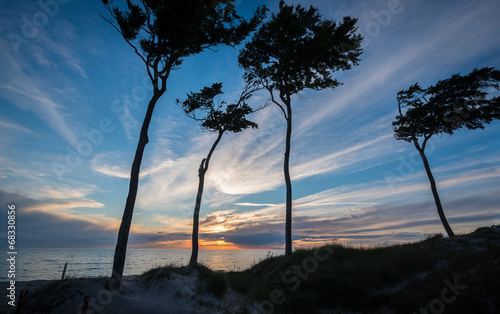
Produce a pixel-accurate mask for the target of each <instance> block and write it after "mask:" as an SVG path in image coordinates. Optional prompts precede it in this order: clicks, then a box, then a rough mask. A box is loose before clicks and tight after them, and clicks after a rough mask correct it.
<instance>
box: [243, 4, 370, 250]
mask: <svg viewBox="0 0 500 314" xmlns="http://www.w3.org/2000/svg"><path fill="white" fill-rule="evenodd" d="M356 21H357V20H356V19H354V18H351V17H344V19H343V21H342V23H339V24H337V23H336V22H334V21H331V20H327V19H322V17H321V16H320V15H319V14H318V10H317V9H316V8H314V7H312V6H311V7H310V8H309V9H305V8H303V7H302V6H300V5H298V6H296V7H294V6H289V5H285V2H284V1H280V3H279V12H278V13H276V14H272V16H271V19H270V20H269V21H268V22H266V23H264V24H263V25H262V27H261V28H260V29H259V30H258V31H257V32H256V33H255V34H254V36H253V38H252V40H251V41H250V42H248V43H247V44H246V45H245V48H244V49H243V50H242V51H241V53H240V55H239V63H240V65H241V66H242V67H243V68H244V69H245V70H246V74H245V77H246V80H247V81H249V82H256V83H257V84H260V85H261V86H263V87H264V88H266V89H267V90H268V91H269V93H270V95H271V102H272V103H274V104H276V105H277V106H278V107H279V108H280V109H281V110H282V112H283V115H284V117H285V119H286V123H287V128H286V148H285V156H284V167H283V168H284V175H285V183H286V223H285V254H286V255H290V254H291V253H292V184H291V179H290V171H289V160H290V140H291V135H292V95H295V94H297V93H300V92H301V91H302V90H303V89H305V88H311V89H315V90H321V89H324V88H329V87H330V88H333V87H336V86H338V85H339V84H340V83H339V82H338V81H337V80H336V79H334V78H333V77H332V74H333V72H335V71H338V70H348V69H350V68H351V66H353V65H357V64H358V61H359V55H360V54H361V48H360V43H361V39H362V38H361V36H360V35H356V34H355V31H356V27H355V24H356ZM275 92H277V93H278V95H279V99H277V98H276V97H275V96H274V93H275Z"/></svg>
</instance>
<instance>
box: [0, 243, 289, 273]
mask: <svg viewBox="0 0 500 314" xmlns="http://www.w3.org/2000/svg"><path fill="white" fill-rule="evenodd" d="M270 254H272V255H274V256H276V255H282V254H284V250H200V251H199V256H198V262H200V263H202V264H204V265H206V266H208V267H209V268H211V269H212V270H224V271H233V270H236V271H238V270H244V269H246V268H248V267H250V266H252V265H253V264H255V263H257V262H259V261H260V260H262V259H264V258H266V256H268V255H270ZM113 255H114V249H28V248H25V249H19V250H18V251H17V256H16V269H15V272H16V278H15V279H16V281H28V280H54V279H61V275H62V272H63V269H64V264H65V263H66V262H67V263H68V267H67V269H66V277H68V276H72V277H98V276H103V275H104V276H110V274H111V269H112V266H113ZM190 256H191V249H176V250H166V249H128V250H127V259H126V263H125V271H124V275H138V274H141V273H143V272H144V271H146V270H148V269H151V268H152V267H155V266H164V265H167V264H174V265H178V266H184V265H187V264H188V262H189V258H190ZM6 258H8V256H6ZM7 263H8V262H6V261H5V259H4V261H3V262H1V263H0V281H7V280H8V277H7V275H8V271H9V269H8V265H7Z"/></svg>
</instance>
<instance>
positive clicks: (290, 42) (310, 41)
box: [238, 1, 362, 97]
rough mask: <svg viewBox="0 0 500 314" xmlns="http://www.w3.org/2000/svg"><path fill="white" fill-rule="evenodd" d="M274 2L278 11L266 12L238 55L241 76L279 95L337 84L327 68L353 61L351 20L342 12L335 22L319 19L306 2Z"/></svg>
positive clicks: (355, 39) (356, 48) (355, 45)
mask: <svg viewBox="0 0 500 314" xmlns="http://www.w3.org/2000/svg"><path fill="white" fill-rule="evenodd" d="M279 6H280V11H279V12H278V13H273V14H272V16H271V19H270V20H269V21H268V22H266V23H264V24H263V25H262V27H261V28H260V29H259V30H258V31H257V32H256V34H254V36H253V38H252V40H251V41H250V42H248V43H247V44H246V45H245V48H244V49H243V50H242V51H241V53H240V55H239V58H238V61H239V63H240V64H241V66H242V67H243V68H244V69H245V70H246V78H247V80H249V81H253V80H256V81H258V82H260V83H261V84H262V85H264V86H265V87H266V88H268V89H270V90H277V91H278V92H279V93H280V96H283V97H286V95H287V94H288V95H293V94H296V93H298V92H300V91H302V90H303V89H305V88H311V89H317V90H319V89H324V88H328V87H335V86H337V85H339V82H338V80H337V79H335V78H333V76H332V74H333V72H334V71H337V70H348V69H350V68H351V66H352V65H357V64H358V63H357V62H358V61H359V56H360V54H361V48H360V42H361V39H362V38H361V36H360V35H357V34H355V32H356V27H355V24H356V22H357V20H356V19H354V18H351V17H344V19H343V21H342V23H339V24H337V23H336V22H334V21H331V20H328V19H322V18H321V16H320V14H319V13H318V10H317V9H316V8H314V7H312V6H311V7H310V8H309V9H306V8H304V7H302V6H300V5H297V6H296V7H294V6H288V5H285V3H284V1H280V5H279Z"/></svg>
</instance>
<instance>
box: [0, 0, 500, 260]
mask: <svg viewBox="0 0 500 314" xmlns="http://www.w3.org/2000/svg"><path fill="white" fill-rule="evenodd" d="M286 2H287V3H288V4H300V3H303V4H304V5H307V6H309V5H313V6H315V7H317V8H318V10H319V13H320V14H321V15H322V16H323V17H324V18H328V19H333V20H336V21H339V20H341V19H342V18H343V17H344V16H347V15H349V16H352V17H355V18H358V24H357V25H358V32H359V33H360V34H362V35H363V36H364V40H363V44H362V46H363V54H362V55H361V61H360V63H359V66H356V67H354V68H353V69H351V70H349V71H344V72H338V73H336V74H335V77H336V78H338V80H339V81H340V82H342V83H343V84H342V85H341V86H339V87H337V88H335V89H328V90H322V91H312V90H305V91H303V92H302V93H301V94H300V95H297V96H296V97H294V98H293V99H292V106H293V112H294V121H293V134H292V147H291V148H292V153H291V161H290V164H291V168H290V171H291V175H292V184H293V241H294V242H293V243H294V247H311V246H315V245H320V244H325V243H331V242H332V241H339V242H342V243H346V244H350V245H368V246H377V245H387V244H391V243H401V242H408V241H418V240H422V239H424V238H425V237H427V236H429V235H431V234H434V233H445V232H444V229H443V227H442V225H441V222H440V220H439V218H438V215H437V212H436V207H435V204H434V199H433V197H432V193H431V190H430V185H429V182H428V178H427V176H426V174H425V171H424V168H423V164H422V162H421V160H420V159H419V155H418V154H417V151H416V150H415V148H414V146H413V145H412V144H410V143H407V142H404V141H397V140H396V139H395V138H394V135H393V129H392V125H391V123H392V121H394V119H395V116H396V114H397V101H396V94H397V92H398V91H400V90H403V89H406V88H408V87H409V86H410V85H412V84H414V83H416V82H419V83H420V85H422V86H423V87H427V86H429V85H432V84H434V83H436V82H437V81H438V80H440V79H445V78H448V77H449V76H451V75H453V74H456V73H461V74H467V73H469V72H470V71H472V70H473V69H474V68H482V67H485V66H489V67H495V68H497V69H500V36H498V30H499V29H500V19H498V14H499V13H500V2H499V1H493V0H480V1H465V0H457V1H451V0H448V1H424V0H399V1H398V0H389V1H368V0H366V1H362V0H360V1H347V0H345V1H344V0H335V1H334V0H322V1H286ZM236 4H237V5H236V9H237V11H238V12H239V13H240V14H241V15H243V16H246V17H249V16H250V15H251V14H252V12H253V10H255V8H256V6H257V5H258V4H266V5H267V6H268V8H269V9H270V11H271V12H276V10H277V8H278V1H275V0H273V1H262V0H261V1H250V0H238V1H236ZM99 14H103V15H105V14H106V11H105V10H104V8H103V7H102V4H101V2H100V1H79V0H42V1H34V0H32V1H28V0H24V1H15V2H13V1H7V0H0V73H1V76H0V134H1V136H0V206H2V208H3V211H2V212H3V214H2V217H1V220H0V221H1V222H2V223H1V225H0V232H1V233H2V234H3V236H2V238H1V239H0V243H2V245H3V244H5V245H6V239H7V232H6V231H7V208H8V205H15V206H16V231H17V233H16V239H17V245H18V247H19V248H22V247H26V248H27V247H42V248H43V247H61V248H70V247H71V248H73V247H74V248H113V247H114V246H115V244H116V237H117V234H118V228H119V225H120V221H121V217H122V214H123V209H124V205H125V200H126V197H127V193H128V184H129V176H130V167H131V164H132V160H133V157H134V154H135V149H136V145H137V141H138V136H139V130H140V127H141V124H142V120H143V118H144V115H145V110H146V107H147V103H148V100H149V98H150V97H151V85H150V83H149V81H148V78H147V76H146V69H145V66H144V64H143V63H142V61H141V60H140V59H139V58H138V56H137V55H135V54H134V52H133V50H132V49H131V47H129V46H128V45H127V44H126V43H125V42H124V41H123V39H122V38H121V37H120V36H119V34H118V33H117V32H116V31H115V30H114V29H113V28H112V27H111V26H110V25H109V24H107V23H106V22H105V21H104V20H103V19H102V18H101V17H100V16H99ZM240 48H242V46H239V47H236V48H231V47H220V48H218V49H217V50H216V51H205V52H203V53H201V54H199V55H196V56H192V57H189V58H187V59H186V60H185V61H184V62H183V64H182V65H181V66H180V67H179V68H178V69H176V70H175V71H173V72H172V73H171V75H170V77H169V79H168V83H167V92H166V94H165V95H164V96H163V97H162V98H161V99H160V101H159V102H158V104H157V106H156V109H155V112H154V115H153V120H152V123H151V127H150V130H149V137H150V142H149V144H148V145H147V146H146V150H145V154H144V160H143V164H142V168H141V177H140V185H139V192H138V196H137V202H136V206H135V211H134V216H133V223H132V228H131V234H130V239H129V247H131V248H190V239H191V229H192V212H193V207H194V202H195V197H196V191H197V184H198V177H197V171H198V167H199V164H200V162H201V160H202V159H203V158H204V157H205V156H206V155H207V153H208V150H209V148H210V146H211V145H212V143H213V141H214V140H215V138H216V134H214V133H210V132H204V131H203V130H202V129H201V128H200V127H199V125H198V124H197V123H196V121H192V120H190V119H188V118H187V117H186V116H185V115H184V114H183V112H182V110H181V109H180V108H179V107H178V106H177V105H176V103H175V100H176V99H184V98H185V97H186V94H187V93H189V92H191V91H198V90H200V89H201V88H202V87H203V86H207V85H210V84H212V83H214V82H222V83H223V89H224V95H222V96H221V98H220V101H222V100H224V101H231V100H235V98H236V97H237V95H238V94H239V92H240V91H241V88H242V87H243V79H242V76H243V70H242V69H241V68H240V67H239V66H238V63H237V55H238V49H240ZM492 92H494V91H492ZM268 98H269V97H268V95H267V94H265V93H257V94H255V95H254V97H253V98H251V99H250V101H249V103H250V104H251V105H252V106H254V107H259V106H261V105H262V104H264V103H266V101H267V100H268ZM249 118H250V120H252V121H254V122H256V123H257V124H258V125H259V128H258V129H255V130H247V131H244V132H242V133H238V134H226V135H224V136H223V138H222V141H221V143H220V144H219V146H218V147H217V150H216V151H215V153H214V155H213V157H212V161H211V164H210V168H209V170H208V172H207V175H206V181H205V192H204V195H203V201H202V206H201V213H200V215H201V217H200V223H201V225H200V247H201V249H214V248H216V249H267V250H269V249H283V248H284V227H285V225H284V223H285V218H284V217H285V204H284V203H285V187H284V178H283V170H282V169H283V153H284V146H285V144H284V138H285V119H284V118H283V115H282V113H281V111H280V109H279V108H278V107H277V106H269V107H268V108H266V109H264V110H260V111H258V112H256V113H254V114H253V115H252V116H250V117H249ZM499 134H500V122H499V121H494V122H493V123H491V124H489V125H487V126H486V127H485V129H484V130H474V131H466V130H462V131H457V132H456V133H455V134H454V135H453V136H449V135H440V136H434V137H432V139H431V140H430V141H429V144H428V147H427V149H426V153H427V157H428V159H429V162H430V165H431V168H432V170H433V173H434V176H435V179H436V181H437V186H438V190H439V193H440V197H441V201H442V204H443V207H444V211H445V214H446V216H447V218H448V221H449V223H450V225H451V227H452V228H453V230H454V231H455V233H458V234H461V233H467V232H471V231H472V230H474V229H475V228H477V227H480V226H489V225H493V224H498V223H499V219H500V210H499V205H498V204H500V168H499V166H500V137H499Z"/></svg>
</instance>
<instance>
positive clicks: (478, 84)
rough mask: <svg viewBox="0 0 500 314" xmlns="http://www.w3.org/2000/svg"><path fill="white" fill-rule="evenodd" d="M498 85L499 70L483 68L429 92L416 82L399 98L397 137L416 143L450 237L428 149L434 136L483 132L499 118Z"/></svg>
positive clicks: (450, 230)
mask: <svg viewBox="0 0 500 314" xmlns="http://www.w3.org/2000/svg"><path fill="white" fill-rule="evenodd" d="M499 83H500V71H498V70H495V69H493V68H482V69H480V70H478V69H474V71H472V72H471V73H469V74H467V75H460V74H455V75H453V76H451V77H450V78H448V79H445V80H441V81H439V82H438V83H437V84H436V85H431V86H429V87H428V88H426V89H424V88H422V87H420V85H419V84H418V83H416V84H414V85H412V86H410V87H409V88H408V89H406V90H402V91H400V92H399V93H398V95H397V100H398V108H399V115H398V116H396V121H394V122H393V123H392V125H393V127H394V135H395V137H396V139H398V140H404V141H407V142H410V143H413V145H414V146H415V148H416V149H417V151H418V152H419V154H420V157H421V158H422V162H423V164H424V167H425V171H426V172H427V176H428V178H429V182H430V184H431V190H432V195H433V196H434V201H435V203H436V207H437V212H438V214H439V218H440V219H441V223H442V224H443V226H444V229H445V230H446V233H447V234H448V236H449V237H453V236H455V234H454V233H453V230H452V229H451V227H450V225H449V224H448V221H447V220H446V217H445V215H444V211H443V206H442V205H441V200H440V199H439V194H438V191H437V187H436V181H435V180H434V176H433V175H432V172H431V168H430V166H429V161H428V160H427V157H426V156H425V147H426V144H427V143H428V141H429V139H430V138H431V137H432V136H433V135H439V134H442V133H445V134H449V135H452V134H453V133H454V132H455V131H456V130H459V129H464V128H465V129H469V130H473V129H478V128H479V129H484V124H485V123H490V122H491V121H493V120H494V119H498V118H500V97H498V96H497V97H491V94H490V93H489V91H490V89H491V88H494V89H496V90H498V89H499ZM420 140H422V142H421V143H420Z"/></svg>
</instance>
